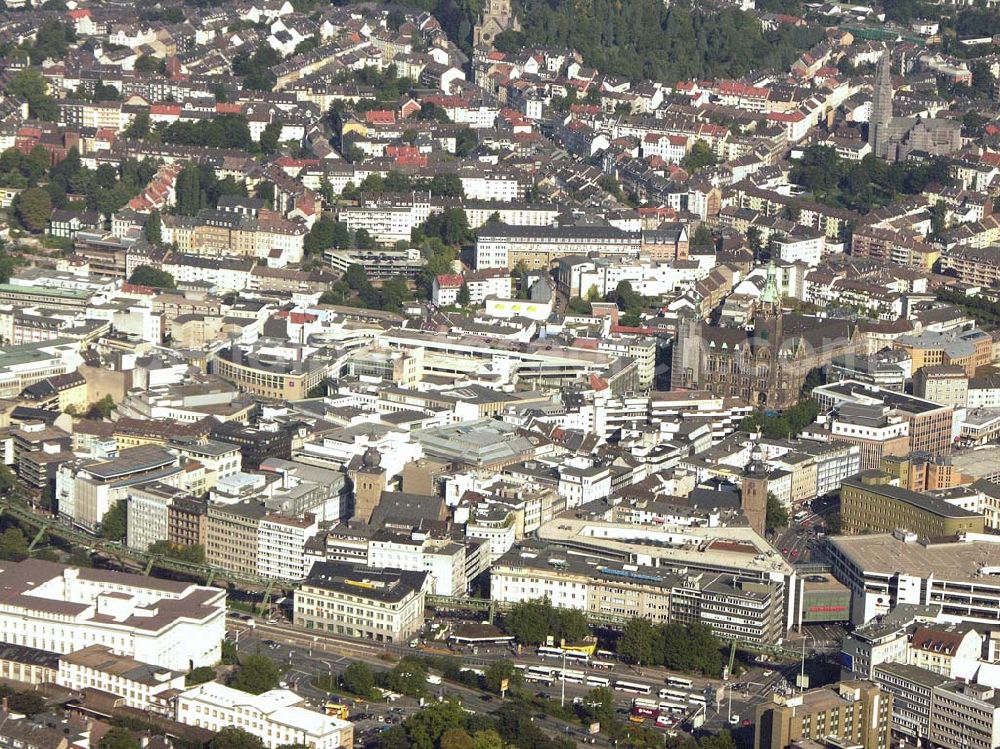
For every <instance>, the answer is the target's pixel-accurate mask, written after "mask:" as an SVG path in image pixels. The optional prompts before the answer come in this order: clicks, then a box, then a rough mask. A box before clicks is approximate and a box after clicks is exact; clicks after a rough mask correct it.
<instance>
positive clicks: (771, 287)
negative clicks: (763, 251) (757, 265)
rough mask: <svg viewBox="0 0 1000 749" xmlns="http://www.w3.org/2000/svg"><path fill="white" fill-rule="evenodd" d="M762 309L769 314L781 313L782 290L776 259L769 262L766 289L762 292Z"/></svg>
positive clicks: (765, 282)
mask: <svg viewBox="0 0 1000 749" xmlns="http://www.w3.org/2000/svg"><path fill="white" fill-rule="evenodd" d="M760 311H761V312H764V313H765V314H769V315H778V314H780V313H781V290H780V289H779V288H778V269H777V268H775V267H774V260H771V261H770V262H769V263H768V264H767V280H766V281H764V290H763V291H761V292H760Z"/></svg>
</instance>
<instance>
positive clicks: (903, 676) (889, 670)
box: [872, 663, 948, 746]
mask: <svg viewBox="0 0 1000 749" xmlns="http://www.w3.org/2000/svg"><path fill="white" fill-rule="evenodd" d="M872 681H874V682H875V683H876V684H878V685H879V687H880V688H881V689H882V691H883V692H886V693H887V694H891V695H892V730H893V732H894V733H896V734H897V735H899V736H901V737H905V739H907V740H908V741H910V742H913V743H916V744H917V745H918V746H919V745H921V744H923V743H924V742H926V741H927V740H928V737H929V734H930V717H931V695H932V694H933V692H934V689H935V687H939V686H941V685H942V684H945V683H946V682H947V681H948V677H947V676H941V675H940V674H935V673H934V672H932V671H927V670H926V669H923V668H920V667H919V666H912V665H910V664H908V663H882V664H879V665H878V666H875V667H874V669H872Z"/></svg>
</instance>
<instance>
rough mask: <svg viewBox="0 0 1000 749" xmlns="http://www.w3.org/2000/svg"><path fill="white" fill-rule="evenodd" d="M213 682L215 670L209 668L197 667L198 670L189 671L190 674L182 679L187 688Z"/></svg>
mask: <svg viewBox="0 0 1000 749" xmlns="http://www.w3.org/2000/svg"><path fill="white" fill-rule="evenodd" d="M214 680H215V669H214V668H212V667H211V666H199V667H198V668H194V669H191V672H190V673H189V674H188V675H187V676H185V677H184V683H185V684H186V685H187V686H194V685H196V684H204V683H205V682H206V681H214Z"/></svg>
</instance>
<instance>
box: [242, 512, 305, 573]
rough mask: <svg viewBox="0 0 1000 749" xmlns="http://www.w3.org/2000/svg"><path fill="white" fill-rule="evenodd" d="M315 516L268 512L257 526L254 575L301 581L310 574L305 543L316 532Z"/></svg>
mask: <svg viewBox="0 0 1000 749" xmlns="http://www.w3.org/2000/svg"><path fill="white" fill-rule="evenodd" d="M318 529H319V524H318V522H317V520H316V516H315V515H314V514H312V513H306V514H305V515H304V516H303V517H294V518H293V517H286V516H284V515H276V514H268V515H265V516H264V517H262V518H261V519H260V526H259V527H258V529H257V574H259V575H260V576H261V577H271V578H275V579H279V580H304V579H305V577H306V575H307V574H309V568H308V566H309V563H308V562H307V561H306V554H305V548H306V542H307V541H309V539H311V538H312V537H313V536H315V535H316V531H317V530H318Z"/></svg>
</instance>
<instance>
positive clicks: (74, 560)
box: [66, 548, 94, 568]
mask: <svg viewBox="0 0 1000 749" xmlns="http://www.w3.org/2000/svg"><path fill="white" fill-rule="evenodd" d="M66 564H68V565H69V566H71V567H84V568H89V567H93V566H94V562H93V560H92V559H91V554H90V551H89V550H87V549H80V548H76V549H73V551H72V553H70V555H69V558H68V559H67V560H66Z"/></svg>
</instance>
